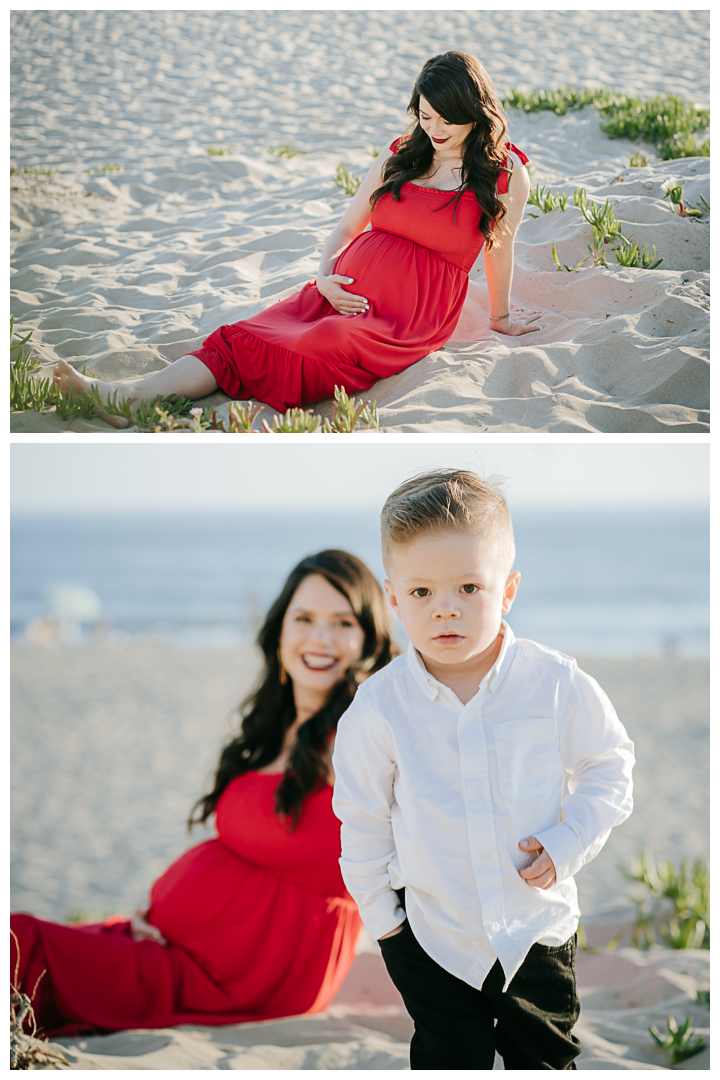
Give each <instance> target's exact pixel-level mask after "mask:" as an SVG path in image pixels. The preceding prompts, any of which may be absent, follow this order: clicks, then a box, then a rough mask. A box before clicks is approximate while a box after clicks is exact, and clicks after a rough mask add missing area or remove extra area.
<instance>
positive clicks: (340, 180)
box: [335, 162, 362, 195]
mask: <svg viewBox="0 0 720 1080" xmlns="http://www.w3.org/2000/svg"><path fill="white" fill-rule="evenodd" d="M335 183H336V184H337V186H338V187H339V188H340V190H341V191H344V192H345V194H346V195H354V194H355V192H356V191H357V189H358V188H359V187H360V184H361V183H362V176H359V175H357V176H353V175H352V173H351V172H350V170H349V169H348V167H347V165H344V164H343V163H342V162H340V164H339V165H338V167H337V169H336V170H335Z"/></svg>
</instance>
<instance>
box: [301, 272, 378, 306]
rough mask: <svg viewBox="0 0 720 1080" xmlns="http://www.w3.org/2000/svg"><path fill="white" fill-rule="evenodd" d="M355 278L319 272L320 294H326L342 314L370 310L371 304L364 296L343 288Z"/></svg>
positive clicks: (317, 281)
mask: <svg viewBox="0 0 720 1080" xmlns="http://www.w3.org/2000/svg"><path fill="white" fill-rule="evenodd" d="M354 280H355V279H354V278H351V277H343V275H342V274H328V275H327V277H323V276H322V275H321V274H318V276H317V279H316V281H315V284H316V285H317V290H318V292H319V293H320V295H321V296H324V297H325V299H326V300H327V301H328V302H329V303H331V304H332V306H333V307H334V308H335V310H336V311H339V312H340V314H341V315H359V314H360V313H361V312H363V311H368V310H369V308H370V305H369V304H368V302H367V300H366V299H365V297H364V296H358V295H357V294H356V293H351V292H348V291H347V289H344V288H343V285H352V284H353V282H354Z"/></svg>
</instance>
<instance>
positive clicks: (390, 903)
mask: <svg viewBox="0 0 720 1080" xmlns="http://www.w3.org/2000/svg"><path fill="white" fill-rule="evenodd" d="M360 918H361V919H362V921H363V923H364V924H365V926H366V927H367V929H368V931H369V932H370V936H371V937H372V938H373V940H374V941H378V940H379V939H380V938H381V937H383V936H384V935H385V934H389V933H390V931H391V930H394V929H395V927H397V926H399V925H400V923H401V922H403V921H404V919H405V911H404V910H403V908H402V907H401V906H400V903H399V901H398V896H397V893H396V892H395V890H394V889H388V890H387V892H384V893H382V894H381V895H380V896H378V898H377V900H373V902H372V903H371V904H364V905H363V906H362V907H361V908H360Z"/></svg>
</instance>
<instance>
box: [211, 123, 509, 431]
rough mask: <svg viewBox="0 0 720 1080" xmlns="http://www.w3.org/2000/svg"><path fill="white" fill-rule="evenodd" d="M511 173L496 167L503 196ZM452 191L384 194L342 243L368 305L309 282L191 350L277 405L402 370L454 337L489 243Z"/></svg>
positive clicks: (471, 201)
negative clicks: (333, 298) (341, 308)
mask: <svg viewBox="0 0 720 1080" xmlns="http://www.w3.org/2000/svg"><path fill="white" fill-rule="evenodd" d="M399 142H400V140H399V139H396V140H395V142H394V143H393V144H392V146H391V149H392V150H393V151H395V150H396V149H397V146H398V144H399ZM506 145H507V147H508V149H510V150H512V151H513V152H514V153H515V154H517V156H518V157H519V158H520V160H521V161H522V163H523V164H526V163H527V161H528V158H527V157H526V156H525V154H523V153H522V151H521V150H518V149H517V147H516V146H514V145H513V144H512V143H507V144H506ZM508 177H509V174H508V173H507V172H505V171H503V172H501V173H500V177H499V180H498V192H499V193H500V194H505V193H506V192H507V190H508V182H509V180H508ZM451 198H452V195H451V193H450V192H448V191H439V190H436V189H435V188H427V187H421V186H420V185H418V184H413V183H411V182H407V183H405V184H403V187H402V190H401V192H400V199H399V200H398V201H395V200H393V198H392V194H391V193H390V192H388V193H386V194H385V195H383V196H382V198H381V199H379V200H378V201H377V202H376V204H375V206H374V208H373V211H372V214H371V216H370V226H371V227H370V229H369V230H368V231H366V232H363V233H360V235H359V236H356V237H355V239H354V240H353V241H352V242H351V243H350V244H349V245H348V246H347V247H346V248H345V250H344V251H343V252H342V254H341V255H340V257H339V259H338V260H337V262H336V264H335V270H334V273H336V274H343V275H344V276H346V277H351V278H353V279H354V284H353V285H352V286H351V287H350V289H351V291H353V292H356V293H357V294H358V295H360V296H364V297H366V299H367V300H368V302H369V305H370V307H369V311H365V312H362V313H361V314H359V315H341V314H340V313H339V312H337V311H335V309H334V308H333V306H332V305H331V304H330V302H329V301H328V300H326V299H325V297H324V296H322V295H321V294H320V293H319V292H318V290H317V286H316V284H315V282H314V281H310V282H308V284H307V285H305V286H304V287H303V288H302V289H301V290H300V292H298V293H295V294H294V295H293V296H289V297H288V298H287V299H286V300H281V301H279V302H278V303H276V304H272V305H271V306H270V307H269V308H266V310H265V311H261V312H260V314H259V315H253V316H252V318H250V319H243V320H242V321H241V322H237V323H233V324H232V325H229V326H227V325H226V326H221V327H219V328H218V329H217V330H215V331H214V332H213V333H212V334H210V336H209V337H208V338H206V339H205V341H204V342H203V344H202V347H201V348H199V349H198V350H196V351H195V352H193V353H192V354H191V355H193V356H197V357H198V359H200V360H202V362H203V363H204V364H205V365H206V366H207V367H208V368H209V369H210V371H211V372H212V374H213V375H214V377H215V380H216V382H217V384H218V386H220V388H221V389H222V390H224V391H225V393H226V394H229V395H230V396H231V397H233V398H235V399H236V400H239V399H248V398H255V399H257V400H258V401H263V402H265V403H266V404H268V405H270V406H271V407H272V408H273V409H276V410H278V411H279V412H284V411H285V410H286V409H288V408H291V407H293V406H306V405H311V404H312V403H314V402H316V401H323V400H325V399H326V398H332V396H333V393H334V390H335V387H336V386H344V387H345V389H346V391H347V392H348V393H349V394H354V393H359V392H362V391H365V390H368V389H369V388H370V387H371V386H372V385H373V383H375V382H377V380H378V379H384V378H387V377H388V376H389V375H396V374H397V372H399V371H403V370H404V369H405V368H406V367H409V366H410V365H411V364H414V363H416V361H418V360H421V359H422V357H423V356H427V355H428V353H431V352H433V351H434V350H435V349H439V348H441V347H442V346H443V345H444V344H445V342H446V341H447V340H448V338H450V337H452V334H453V331H454V329H455V327H456V326H457V323H458V320H459V318H460V313H461V311H462V307H463V303H464V301H465V295H466V293H467V287H468V274H469V272H470V269H471V268H472V265H473V263H474V262H475V260H476V259H477V257H478V255H479V254H480V251H481V250H482V247H483V244H484V242H485V241H484V237H483V235H482V233H481V232H480V230H479V227H478V226H479V220H480V213H481V211H480V209H479V207H478V204H477V200H476V198H475V196H474V195H473V193H472V192H468V191H466V192H464V194H463V195H462V196H461V198H460V202H459V205H458V206H457V211H456V213H455V220H453V211H454V204H453V203H452V202H450V205H447V206H445V205H444V204H445V203H448V201H449V200H450V199H451ZM441 208H442V209H441Z"/></svg>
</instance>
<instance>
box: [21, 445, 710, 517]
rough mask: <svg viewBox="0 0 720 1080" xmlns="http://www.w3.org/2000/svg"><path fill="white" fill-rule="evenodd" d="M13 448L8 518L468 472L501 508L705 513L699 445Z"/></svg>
mask: <svg viewBox="0 0 720 1080" xmlns="http://www.w3.org/2000/svg"><path fill="white" fill-rule="evenodd" d="M322 438H323V440H324V441H323V442H322V443H320V442H318V441H316V440H313V441H312V442H310V441H308V442H307V443H302V442H299V441H297V440H295V439H293V440H292V441H288V443H286V444H280V443H279V442H278V441H276V440H273V441H272V442H271V441H270V440H269V439H268V441H267V442H263V441H262V437H258V438H257V439H252V437H250V438H249V439H246V438H245V437H243V436H236V437H228V441H227V443H222V444H221V443H218V442H217V441H212V442H210V441H206V442H204V443H203V442H202V441H199V442H198V443H197V444H194V443H188V442H185V441H183V442H182V443H178V442H177V441H173V442H172V443H170V442H168V443H165V444H163V443H162V442H160V441H159V440H160V439H162V436H160V437H159V439H158V442H157V443H149V442H145V441H143V442H142V443H135V444H134V445H129V444H128V443H127V442H125V443H123V444H122V445H118V444H110V445H108V444H100V443H97V442H94V441H92V442H90V441H88V442H83V443H80V442H73V443H66V444H62V443H57V442H54V443H45V444H39V443H17V442H16V443H13V445H12V446H11V508H12V511H13V513H18V514H26V513H38V512H42V513H59V512H63V513H78V512H85V513H87V512H93V511H95V512H100V513H128V512H151V511H163V512H172V511H184V512H186V513H202V512H203V511H210V510H225V511H237V510H242V509H265V510H269V509H281V508H283V507H287V508H289V509H302V508H304V509H312V508H318V509H320V508H324V509H331V508H333V507H337V508H338V509H343V508H346V509H350V508H363V507H364V508H367V509H368V510H371V511H373V512H375V511H378V510H379V509H380V508H381V506H382V504H383V502H384V501H385V499H386V497H387V496H388V495H389V494H390V492H391V491H392V490H393V489H394V488H395V487H396V486H397V485H398V484H400V483H401V482H402V481H403V480H405V479H407V477H409V476H411V475H413V474H414V473H416V472H419V471H422V470H425V469H431V468H436V467H444V468H448V467H451V468H470V469H474V470H475V471H476V472H478V473H480V474H481V475H482V476H484V477H486V478H487V479H490V480H495V481H499V482H500V485H501V488H502V491H503V493H504V494H505V497H506V498H507V500H508V503H509V505H510V509H511V510H512V509H524V508H526V507H527V508H531V507H532V508H536V507H542V506H547V507H558V508H561V507H565V508H566V507H573V506H578V507H596V508H602V507H608V508H610V507H619V508H622V507H626V508H630V507H648V508H650V507H654V508H655V507H656V508H663V507H666V508H668V509H680V508H682V507H691V506H696V507H700V506H707V504H708V499H709V447H708V446H707V444H702V443H685V442H676V443H674V444H668V443H667V442H663V443H647V442H643V443H639V442H637V443H616V442H612V443H610V442H605V443H597V442H594V443H588V444H587V445H583V444H582V443H578V442H576V441H572V442H570V441H568V442H564V443H557V442H549V441H548V442H544V443H538V442H533V441H526V442H524V443H523V444H520V443H518V442H513V443H503V442H492V441H487V442H480V441H478V440H473V442H472V443H470V442H452V441H447V442H446V441H443V440H442V439H441V437H439V436H438V437H436V438H434V439H433V441H432V443H431V442H430V440H424V441H423V442H422V443H417V442H416V443H410V442H404V441H403V442H400V441H398V442H397V443H395V444H391V443H388V442H387V441H385V440H383V441H382V442H380V441H377V442H374V441H373V437H372V436H366V437H364V438H363V439H362V440H360V441H355V440H354V441H352V442H347V443H342V442H340V439H341V438H342V437H341V436H338V438H337V439H335V438H333V436H322Z"/></svg>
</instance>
